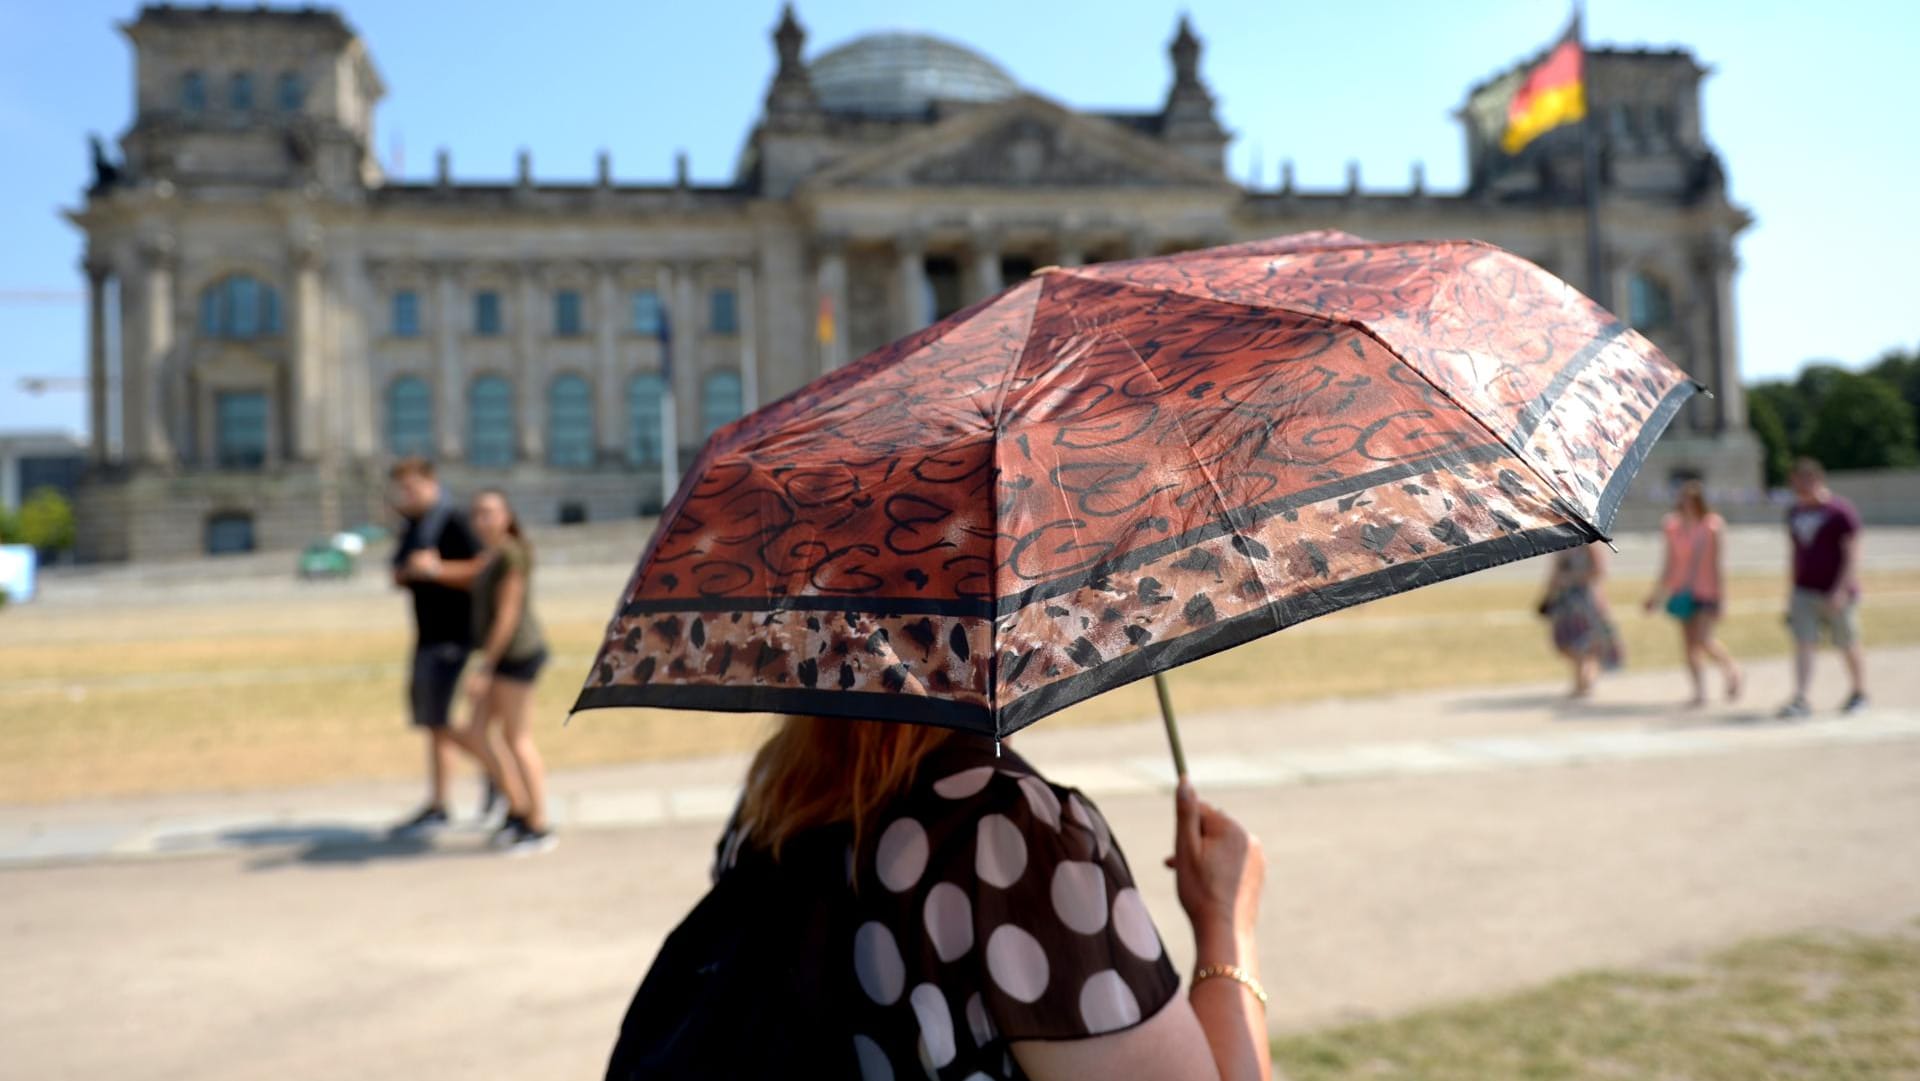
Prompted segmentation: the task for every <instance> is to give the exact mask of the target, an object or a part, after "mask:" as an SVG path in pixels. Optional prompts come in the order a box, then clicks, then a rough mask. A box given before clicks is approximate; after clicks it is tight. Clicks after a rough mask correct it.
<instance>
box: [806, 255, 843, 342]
mask: <svg viewBox="0 0 1920 1081" xmlns="http://www.w3.org/2000/svg"><path fill="white" fill-rule="evenodd" d="M815 258H816V266H815V269H814V275H813V277H814V294H813V311H812V312H811V313H810V314H811V317H812V325H811V330H812V333H813V339H814V343H815V346H816V348H817V350H818V356H819V358H820V371H821V372H822V373H825V372H830V371H832V370H834V369H835V368H838V367H839V366H841V365H842V364H845V363H846V362H847V255H846V249H845V247H844V245H843V244H842V242H841V241H840V240H839V239H837V238H827V239H823V240H822V241H821V245H820V250H819V254H818V255H817V256H816V257H815ZM823 302H824V305H825V307H826V309H827V313H828V315H829V316H830V320H831V322H832V328H831V329H832V335H831V336H830V337H827V338H824V339H823V338H822V337H821V336H820V331H821V329H822V328H821V326H820V309H821V307H822V304H823Z"/></svg>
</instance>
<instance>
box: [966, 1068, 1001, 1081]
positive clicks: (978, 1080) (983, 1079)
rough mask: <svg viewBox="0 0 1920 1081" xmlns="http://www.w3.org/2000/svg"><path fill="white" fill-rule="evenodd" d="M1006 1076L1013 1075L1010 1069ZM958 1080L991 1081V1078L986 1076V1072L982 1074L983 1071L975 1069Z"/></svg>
mask: <svg viewBox="0 0 1920 1081" xmlns="http://www.w3.org/2000/svg"><path fill="white" fill-rule="evenodd" d="M1007 1076H1008V1077H1012V1076H1013V1073H1012V1072H1011V1071H1009V1072H1008V1073H1007ZM960 1081H993V1078H991V1077H988V1076H987V1075H986V1074H983V1073H981V1072H980V1071H978V1070H975V1071H974V1072H972V1073H970V1074H968V1075H967V1076H965V1077H963V1078H961V1079H960Z"/></svg>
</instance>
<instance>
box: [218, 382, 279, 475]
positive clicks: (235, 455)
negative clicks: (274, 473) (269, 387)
mask: <svg viewBox="0 0 1920 1081" xmlns="http://www.w3.org/2000/svg"><path fill="white" fill-rule="evenodd" d="M213 450H214V459H215V461H217V462H218V463H219V465H220V468H222V469H258V468H260V467H261V466H263V465H266V464H267V396H266V394H265V393H263V392H261V391H257V390H225V391H221V392H219V393H218V394H215V395H214V396H213Z"/></svg>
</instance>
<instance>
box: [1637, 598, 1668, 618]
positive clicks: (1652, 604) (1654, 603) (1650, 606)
mask: <svg viewBox="0 0 1920 1081" xmlns="http://www.w3.org/2000/svg"><path fill="white" fill-rule="evenodd" d="M1666 599H1667V595H1666V594H1664V593H1649V594H1647V599H1646V602H1645V603H1643V604H1642V605H1640V609H1641V611H1644V612H1647V613H1649V614H1651V613H1652V612H1653V610H1654V609H1655V608H1658V607H1660V606H1661V605H1662V604H1664V603H1665V602H1666Z"/></svg>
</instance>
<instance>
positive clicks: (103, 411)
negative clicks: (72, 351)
mask: <svg viewBox="0 0 1920 1081" xmlns="http://www.w3.org/2000/svg"><path fill="white" fill-rule="evenodd" d="M84 266H85V269H86V272H87V428H88V435H89V441H90V442H91V444H92V452H91V458H92V461H93V464H94V465H105V464H106V462H107V455H108V447H109V446H110V445H111V444H110V442H109V441H108V438H107V402H108V396H109V395H111V394H112V393H113V388H112V386H111V384H110V383H109V380H108V377H107V275H108V273H109V268H108V266H107V264H106V263H103V262H98V261H96V260H95V259H94V258H93V257H92V256H91V255H90V256H88V257H87V260H86V262H85V264H84Z"/></svg>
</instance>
